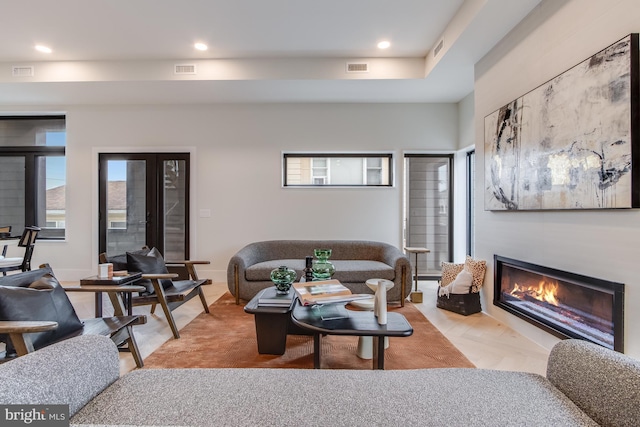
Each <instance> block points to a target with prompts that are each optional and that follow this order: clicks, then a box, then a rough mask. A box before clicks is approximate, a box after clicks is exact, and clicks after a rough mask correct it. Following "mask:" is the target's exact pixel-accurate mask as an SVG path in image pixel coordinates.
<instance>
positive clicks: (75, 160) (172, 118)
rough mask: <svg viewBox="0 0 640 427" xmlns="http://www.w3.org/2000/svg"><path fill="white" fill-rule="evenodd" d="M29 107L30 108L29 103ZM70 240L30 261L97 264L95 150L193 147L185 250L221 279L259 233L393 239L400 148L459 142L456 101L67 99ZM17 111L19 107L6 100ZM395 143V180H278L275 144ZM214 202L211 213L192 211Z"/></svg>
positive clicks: (345, 147)
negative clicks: (294, 184)
mask: <svg viewBox="0 0 640 427" xmlns="http://www.w3.org/2000/svg"><path fill="white" fill-rule="evenodd" d="M25 110H26V111H33V110H37V108H32V109H25ZM56 110H61V111H66V114H67V168H68V172H67V215H68V217H67V239H66V241H65V242H45V241H39V242H38V246H37V248H36V251H35V254H34V264H35V265H37V264H38V263H40V262H48V263H50V264H51V265H52V267H53V268H54V271H56V274H57V275H58V276H60V278H61V279H62V280H74V279H75V280H77V279H79V278H81V277H83V276H87V275H90V274H93V273H94V272H95V269H96V268H97V267H96V265H97V254H98V240H97V233H98V229H97V227H98V222H97V218H98V215H97V212H98V210H97V205H98V199H97V189H98V181H97V159H98V153H99V152H101V151H103V152H104V151H109V152H114V151H127V152H130V151H132V150H135V151H137V150H139V151H147V150H148V151H168V150H184V151H189V152H191V153H192V157H191V159H192V163H191V166H192V187H193V194H192V196H193V197H192V203H191V209H192V215H193V216H192V227H193V235H192V248H191V252H192V256H191V258H193V259H196V258H197V259H205V260H211V261H212V264H211V266H210V267H209V269H208V270H207V269H203V268H201V269H200V271H202V272H203V273H204V274H203V275H205V276H206V277H211V278H213V279H214V280H226V268H227V263H228V260H229V258H230V257H231V256H232V255H233V254H234V253H235V252H236V251H237V250H238V249H240V248H241V247H242V246H244V245H245V244H247V243H250V242H252V241H257V240H264V239H281V238H282V239H295V238H300V239H339V238H341V239H370V240H379V241H383V242H388V243H391V244H394V245H397V246H399V247H400V246H401V242H402V239H401V227H402V221H401V218H402V176H401V173H402V168H401V166H402V158H401V156H402V152H403V150H409V151H411V150H413V151H416V150H421V151H422V150H426V151H428V150H430V149H433V150H448V151H454V150H455V149H456V148H457V145H458V141H457V132H458V130H457V122H458V119H457V114H458V112H457V106H456V105H455V104H435V105H427V104H228V105H197V106H196V105H194V106H121V105H116V106H101V107H99V106H94V107H88V106H70V107H61V108H56ZM13 111H15V109H14V110H13ZM304 150H309V151H393V152H394V153H395V160H396V164H395V166H396V186H395V187H394V188H365V189H346V188H345V189H329V188H323V189H312V190H310V189H283V188H281V153H282V151H304ZM200 209H210V210H211V212H212V215H211V217H210V218H199V217H198V212H199V210H200Z"/></svg>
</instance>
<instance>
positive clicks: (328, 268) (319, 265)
mask: <svg viewBox="0 0 640 427" xmlns="http://www.w3.org/2000/svg"><path fill="white" fill-rule="evenodd" d="M313 254H314V255H315V257H316V259H314V260H313V266H312V270H313V280H328V279H331V276H333V273H335V272H336V268H335V267H334V265H333V264H332V263H331V261H329V257H331V249H314V250H313Z"/></svg>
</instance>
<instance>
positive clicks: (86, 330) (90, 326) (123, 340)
mask: <svg viewBox="0 0 640 427" xmlns="http://www.w3.org/2000/svg"><path fill="white" fill-rule="evenodd" d="M40 268H45V269H47V270H48V272H52V270H51V268H50V267H49V265H48V264H43V265H41V266H40ZM142 289H144V288H143V287H142V286H121V287H119V288H117V291H116V289H115V287H112V288H111V289H109V290H108V291H109V296H110V298H111V301H112V303H113V306H114V311H115V314H116V316H113V317H97V318H89V319H81V321H82V323H83V327H82V328H81V329H79V330H77V331H74V332H73V333H71V334H69V335H66V336H64V337H62V338H61V339H59V340H57V341H56V342H59V341H63V340H66V339H69V338H72V337H75V336H79V335H103V336H107V337H109V338H111V340H112V341H113V342H114V343H115V344H116V346H117V347H118V351H121V352H123V351H124V352H130V353H131V355H132V356H133V359H134V361H135V362H136V366H137V367H138V368H142V367H143V366H144V362H143V360H142V356H141V354H140V349H139V348H138V344H137V342H136V339H135V336H134V334H133V329H132V328H133V326H135V325H143V324H145V323H147V317H146V316H144V315H133V316H125V315H124V313H125V311H124V309H123V308H122V305H121V299H120V297H119V294H120V293H121V292H139V291H140V290H142ZM79 290H80V289H78V288H65V292H72V291H79ZM81 290H82V291H83V292H87V291H92V292H105V289H99V288H94V289H91V288H87V287H85V288H83V289H81ZM57 327H58V324H57V323H56V322H55V321H46V320H43V321H11V320H5V321H0V334H8V335H9V337H10V338H11V341H12V343H13V345H14V347H15V349H16V354H17V355H18V356H23V355H25V354H27V353H31V352H33V351H34V348H33V344H32V343H31V337H30V335H29V334H31V333H35V332H44V331H49V330H52V329H55V328H57ZM51 344H53V343H51Z"/></svg>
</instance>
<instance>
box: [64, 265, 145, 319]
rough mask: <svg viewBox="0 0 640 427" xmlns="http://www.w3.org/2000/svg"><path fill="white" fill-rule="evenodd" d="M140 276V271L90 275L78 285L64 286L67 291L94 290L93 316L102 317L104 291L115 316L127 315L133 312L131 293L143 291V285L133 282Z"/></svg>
mask: <svg viewBox="0 0 640 427" xmlns="http://www.w3.org/2000/svg"><path fill="white" fill-rule="evenodd" d="M140 278H142V273H138V272H134V273H127V274H125V275H122V276H111V277H100V276H91V277H85V278H84V279H82V280H80V286H74V287H66V288H65V290H66V291H67V292H94V293H95V316H96V317H102V293H103V292H106V293H107V295H108V296H109V299H110V300H111V304H112V305H113V310H114V315H115V316H124V315H125V312H126V314H128V315H129V316H131V315H132V314H133V307H132V303H131V294H132V293H133V292H144V291H145V290H146V288H145V287H144V286H138V285H136V284H135V283H136V282H137V281H139V280H140Z"/></svg>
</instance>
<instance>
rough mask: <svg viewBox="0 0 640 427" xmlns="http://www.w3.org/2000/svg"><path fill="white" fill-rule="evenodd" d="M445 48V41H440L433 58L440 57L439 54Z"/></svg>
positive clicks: (434, 50)
mask: <svg viewBox="0 0 640 427" xmlns="http://www.w3.org/2000/svg"><path fill="white" fill-rule="evenodd" d="M443 47H444V39H440V41H439V42H438V44H437V45H436V47H434V48H433V57H434V58H435V57H436V56H438V54H439V53H440V51H441V50H442V48H443Z"/></svg>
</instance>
